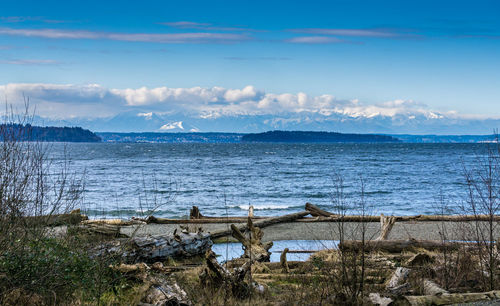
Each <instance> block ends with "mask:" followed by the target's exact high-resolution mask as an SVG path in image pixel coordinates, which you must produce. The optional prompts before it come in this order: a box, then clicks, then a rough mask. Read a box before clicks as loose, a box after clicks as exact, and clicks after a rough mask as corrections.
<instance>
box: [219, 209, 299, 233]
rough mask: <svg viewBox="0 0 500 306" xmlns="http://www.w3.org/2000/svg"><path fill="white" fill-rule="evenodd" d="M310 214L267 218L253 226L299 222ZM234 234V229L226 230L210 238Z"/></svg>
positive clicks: (238, 227) (244, 227) (240, 226)
mask: <svg viewBox="0 0 500 306" xmlns="http://www.w3.org/2000/svg"><path fill="white" fill-rule="evenodd" d="M308 214H309V212H308V211H302V212H298V213H293V214H288V215H283V216H279V217H272V218H266V219H262V220H258V221H255V223H253V225H254V226H256V227H259V228H264V227H266V226H269V225H273V224H277V223H281V222H290V221H294V220H297V219H299V218H302V217H304V216H307V215H308ZM247 219H248V218H247ZM236 228H237V229H238V230H240V231H241V232H244V231H246V230H248V225H239V226H236ZM232 232H233V230H232V229H225V230H220V231H215V232H212V233H210V236H211V237H212V239H214V238H219V237H224V236H228V235H231V233H232Z"/></svg>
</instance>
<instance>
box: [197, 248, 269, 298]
mask: <svg viewBox="0 0 500 306" xmlns="http://www.w3.org/2000/svg"><path fill="white" fill-rule="evenodd" d="M205 259H206V263H207V267H206V268H205V269H204V270H203V271H202V273H201V274H200V282H201V284H202V285H203V286H205V287H207V286H208V287H212V288H217V289H219V288H226V289H228V290H230V292H231V293H232V294H233V296H235V297H237V298H246V297H248V296H249V295H250V293H251V290H252V289H254V288H256V289H258V290H259V291H261V290H263V287H262V286H260V285H258V284H256V283H252V285H251V286H249V284H248V282H247V281H245V277H246V275H247V274H248V273H249V272H250V270H251V268H252V263H253V260H248V261H246V262H245V263H244V264H243V265H242V266H241V267H237V268H234V269H233V271H231V272H230V271H229V270H228V269H226V268H224V267H223V266H222V265H220V264H219V262H218V261H217V258H216V257H215V253H214V252H213V251H212V250H208V251H207V252H206V253H205Z"/></svg>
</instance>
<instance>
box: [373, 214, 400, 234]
mask: <svg viewBox="0 0 500 306" xmlns="http://www.w3.org/2000/svg"><path fill="white" fill-rule="evenodd" d="M394 223H396V217H394V216H391V217H386V216H384V214H380V235H379V236H378V237H377V239H375V240H377V241H378V240H387V237H389V233H390V232H391V230H392V227H393V226H394Z"/></svg>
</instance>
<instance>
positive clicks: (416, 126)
mask: <svg viewBox="0 0 500 306" xmlns="http://www.w3.org/2000/svg"><path fill="white" fill-rule="evenodd" d="M35 123H39V124H42V125H56V126H61V125H65V126H81V127H83V128H86V129H90V130H92V131H96V132H107V131H112V132H239V133H240V132H241V133H252V132H263V131H268V130H277V129H279V130H308V131H336V132H345V133H349V132H350V133H386V134H490V133H491V132H492V131H493V129H495V128H497V127H498V126H500V120H498V119H463V118H454V117H449V116H445V115H442V114H437V113H430V114H396V115H394V116H388V115H372V116H363V115H356V116H353V115H352V114H339V113H333V114H325V115H324V114H319V113H316V112H300V113H284V114H281V115H226V116H200V115H196V114H193V115H189V114H183V113H171V114H161V113H154V112H138V111H127V112H123V113H120V114H118V115H116V116H113V117H109V118H93V119H86V118H75V119H71V120H50V119H44V118H37V120H36V122H35Z"/></svg>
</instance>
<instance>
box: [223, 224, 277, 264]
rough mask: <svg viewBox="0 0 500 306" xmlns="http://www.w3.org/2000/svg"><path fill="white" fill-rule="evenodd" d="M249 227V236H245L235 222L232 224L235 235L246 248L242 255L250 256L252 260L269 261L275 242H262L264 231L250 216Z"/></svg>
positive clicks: (244, 256)
mask: <svg viewBox="0 0 500 306" xmlns="http://www.w3.org/2000/svg"><path fill="white" fill-rule="evenodd" d="M247 228H248V232H249V237H245V235H243V234H242V233H241V231H240V230H239V229H238V228H237V227H236V226H235V225H234V224H231V230H232V231H233V233H232V235H233V237H234V238H236V239H237V240H238V241H239V242H241V244H242V245H243V249H244V250H245V251H244V253H243V256H242V257H243V258H250V259H251V260H255V261H259V262H263V261H269V259H270V257H271V252H269V249H270V248H271V247H272V246H273V243H272V242H268V243H265V244H263V243H262V236H263V235H264V233H263V232H262V231H261V229H260V228H258V227H256V226H254V225H253V222H252V219H250V218H248V223H247Z"/></svg>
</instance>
